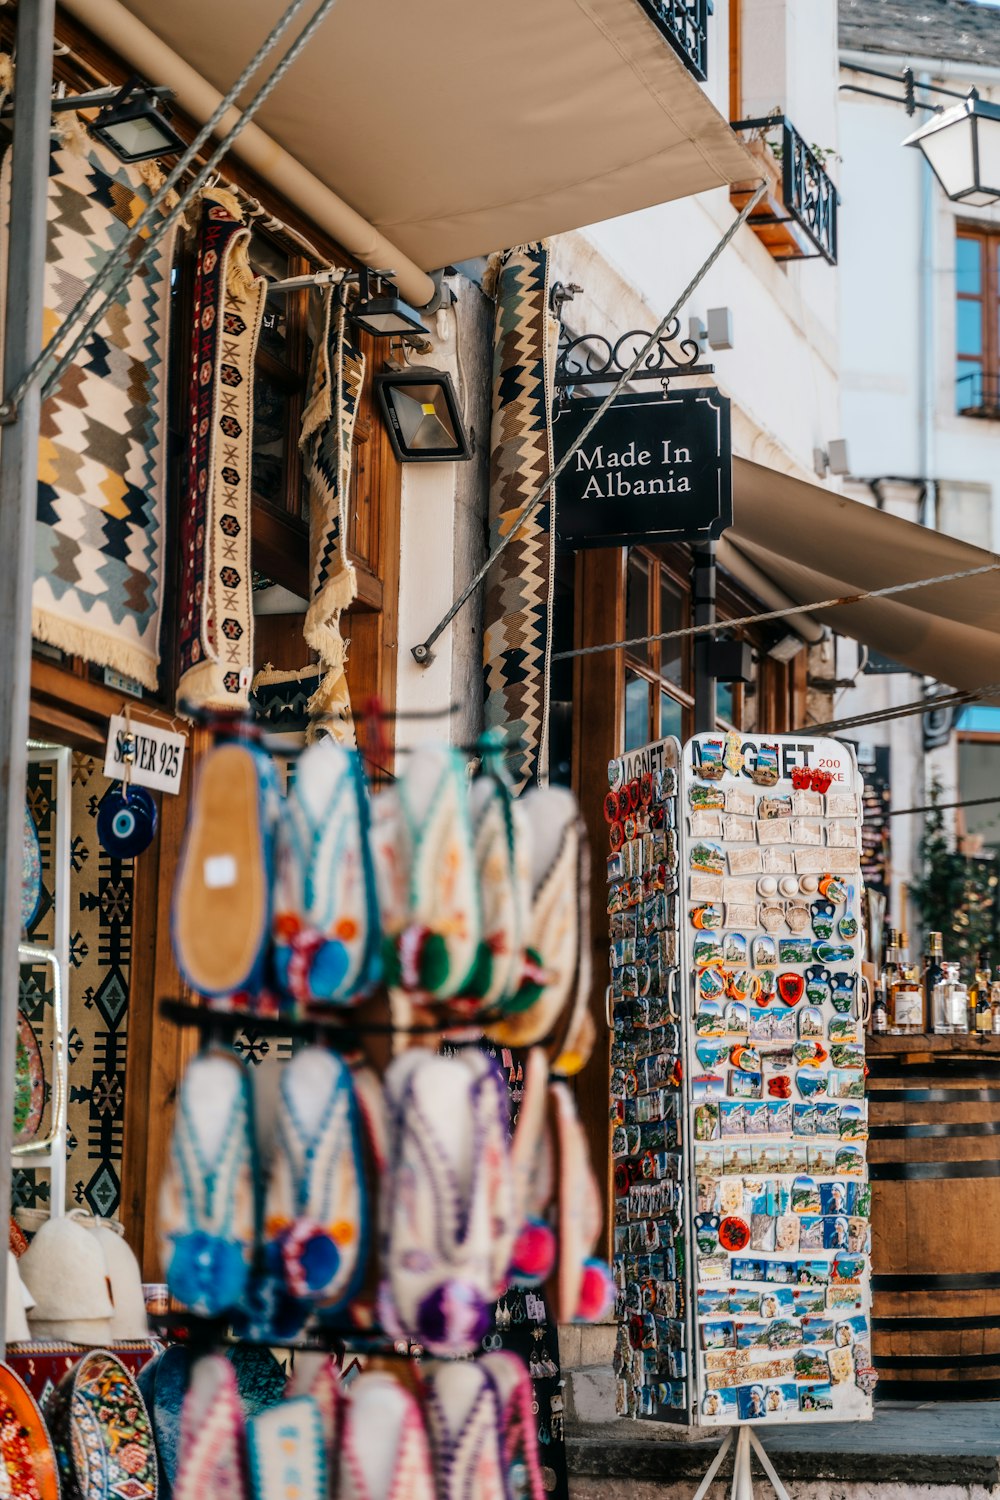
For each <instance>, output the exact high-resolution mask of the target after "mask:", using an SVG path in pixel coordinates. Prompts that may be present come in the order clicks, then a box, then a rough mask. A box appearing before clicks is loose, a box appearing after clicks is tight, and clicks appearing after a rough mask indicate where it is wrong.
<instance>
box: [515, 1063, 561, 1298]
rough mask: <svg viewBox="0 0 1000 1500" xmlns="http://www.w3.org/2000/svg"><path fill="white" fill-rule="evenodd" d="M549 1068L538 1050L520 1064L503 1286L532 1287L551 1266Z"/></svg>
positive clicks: (553, 1245) (553, 1252) (553, 1241)
mask: <svg viewBox="0 0 1000 1500" xmlns="http://www.w3.org/2000/svg"><path fill="white" fill-rule="evenodd" d="M548 1084H549V1064H548V1058H547V1057H546V1055H545V1052H544V1051H543V1049H542V1048H541V1047H533V1048H532V1050H531V1051H530V1052H529V1053H528V1056H527V1058H526V1060H525V1063H524V1084H523V1088H522V1093H521V1103H520V1107H519V1108H518V1112H517V1125H516V1126H515V1128H514V1135H513V1137H512V1139H511V1143H510V1165H511V1187H512V1192H513V1199H514V1213H513V1221H514V1223H515V1224H516V1226H517V1233H516V1236H515V1239H514V1244H513V1248H512V1249H511V1252H510V1265H509V1266H508V1267H507V1268H506V1273H507V1274H506V1276H505V1277H504V1282H505V1283H508V1284H509V1283H511V1282H512V1283H514V1284H515V1285H517V1286H536V1285H538V1283H539V1282H542V1281H545V1280H546V1279H547V1277H548V1276H549V1275H550V1274H551V1272H552V1268H553V1266H554V1264H555V1254H556V1246H555V1237H554V1235H553V1233H552V1230H551V1228H550V1227H549V1225H548V1224H547V1223H546V1222H545V1218H544V1214H545V1210H546V1209H547V1207H548V1204H549V1203H550V1201H551V1198H552V1186H553V1179H552V1153H551V1150H550V1149H549V1146H548V1137H547V1133H546V1110H547V1106H548Z"/></svg>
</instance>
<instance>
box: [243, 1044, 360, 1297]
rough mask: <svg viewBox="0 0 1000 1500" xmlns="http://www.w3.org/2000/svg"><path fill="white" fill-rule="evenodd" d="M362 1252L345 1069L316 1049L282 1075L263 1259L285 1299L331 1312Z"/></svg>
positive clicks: (355, 1144)
mask: <svg viewBox="0 0 1000 1500" xmlns="http://www.w3.org/2000/svg"><path fill="white" fill-rule="evenodd" d="M367 1253H368V1199H367V1191H366V1187H365V1173H364V1162H363V1159H362V1145H361V1128H360V1119H359V1111H358V1106H357V1102H356V1100H355V1097H354V1088H353V1084H352V1081H351V1072H350V1069H349V1068H348V1066H347V1064H346V1063H345V1062H343V1061H342V1059H341V1058H339V1057H337V1056H336V1055H335V1054H334V1053H333V1052H329V1051H327V1050H326V1049H325V1048H323V1047H307V1048H305V1049H304V1050H303V1051H301V1052H298V1053H296V1055H295V1056H294V1057H293V1058H292V1060H291V1062H290V1063H288V1065H287V1066H286V1067H285V1068H284V1069H283V1070H282V1076H281V1084H280V1088H279V1096H278V1109H277V1116H276V1123H275V1138H274V1146H273V1151H272V1156H271V1178H270V1182H269V1184H268V1189H267V1199H266V1206H265V1212H264V1256H265V1260H266V1263H267V1267H268V1270H269V1272H270V1273H271V1274H272V1275H277V1276H280V1277H281V1278H282V1279H283V1280H284V1283H285V1286H286V1288H287V1291H288V1293H289V1295H290V1296H291V1297H292V1298H294V1299H296V1300H298V1301H300V1302H303V1303H308V1304H312V1305H320V1304H323V1305H325V1306H326V1307H327V1308H328V1309H329V1310H331V1311H336V1310H337V1309H339V1308H340V1307H341V1306H342V1305H343V1304H344V1303H346V1302H348V1301H350V1300H351V1298H352V1297H353V1296H354V1294H355V1293H356V1291H357V1290H358V1287H359V1286H360V1284H361V1280H362V1278H363V1275H364V1270H365V1263H366V1259H367Z"/></svg>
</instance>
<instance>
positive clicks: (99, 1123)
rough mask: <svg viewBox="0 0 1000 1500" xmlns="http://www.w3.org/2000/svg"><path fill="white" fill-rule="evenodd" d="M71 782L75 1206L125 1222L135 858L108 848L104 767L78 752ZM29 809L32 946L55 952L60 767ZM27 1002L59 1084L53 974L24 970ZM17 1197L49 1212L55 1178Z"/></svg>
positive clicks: (26, 1182)
mask: <svg viewBox="0 0 1000 1500" xmlns="http://www.w3.org/2000/svg"><path fill="white" fill-rule="evenodd" d="M70 783H71V794H72V811H71V822H70V883H69V892H68V896H69V904H70V905H69V910H70V923H69V1005H68V1016H69V1026H68V1035H69V1096H68V1108H67V1130H66V1135H67V1141H66V1155H67V1160H68V1165H67V1172H66V1206H67V1208H85V1209H88V1210H89V1211H90V1212H91V1213H93V1214H99V1215H101V1216H102V1217H103V1218H109V1219H115V1218H117V1217H118V1213H119V1206H120V1201H121V1161H122V1122H123V1120H124V1115H125V1062H126V1052H127V1044H128V999H129V983H130V977H131V964H132V921H133V913H132V899H133V888H134V882H133V874H134V866H133V861H132V860H130V859H113V858H112V857H111V855H110V854H106V853H105V852H104V850H103V849H102V848H101V845H100V843H99V842H98V838H97V821H96V820H97V808H98V804H99V802H100V800H101V798H102V797H103V795H104V793H105V792H106V791H107V789H108V787H109V785H110V782H108V781H107V780H106V779H105V777H104V776H103V774H102V772H101V768H100V762H99V761H98V760H96V759H95V758H94V757H93V756H91V755H87V754H86V753H84V752H82V751H74V752H73V764H72V772H71V776H70ZM28 805H29V807H30V808H31V811H32V815H33V817H34V819H35V822H36V825H37V827H38V833H39V842H40V844H41V849H42V899H41V902H40V904H39V909H38V916H37V917H36V919H35V921H34V923H33V924H32V926H31V928H30V931H29V941H30V942H36V943H40V944H42V945H44V946H49V945H50V944H51V943H52V941H53V935H54V934H53V923H54V918H55V911H56V902H58V901H59V900H61V899H64V896H63V893H61V892H60V891H59V890H58V888H57V882H56V880H55V878H54V877H55V872H54V867H53V855H54V837H55V827H56V805H55V776H54V768H53V766H52V764H51V762H41V763H39V764H31V765H29V767H28ZM19 1003H20V1008H21V1011H22V1013H23V1014H24V1015H26V1016H27V1018H28V1020H29V1021H30V1022H31V1026H32V1030H33V1031H34V1032H35V1035H36V1036H37V1038H38V1041H39V1045H40V1046H41V1048H42V1055H43V1057H44V1058H45V1072H46V1080H47V1085H51V1082H52V1078H53V1062H52V1003H53V997H52V992H51V980H50V978H49V973H48V970H47V969H46V968H45V967H44V966H42V967H36V966H33V965H30V964H22V966H21V993H20V1002H19ZM48 1092H49V1090H48V1088H47V1093H48ZM50 1108H51V1100H50V1101H49V1103H47V1105H46V1110H45V1117H44V1119H43V1121H42V1130H43V1131H47V1130H48V1128H49V1119H50V1115H49V1110H50ZM13 1189H14V1201H15V1203H17V1204H18V1205H19V1206H21V1207H25V1208H36V1207H45V1206H46V1205H47V1204H48V1201H49V1178H48V1173H47V1172H44V1171H40V1172H34V1171H25V1170H15V1173H14V1181H13Z"/></svg>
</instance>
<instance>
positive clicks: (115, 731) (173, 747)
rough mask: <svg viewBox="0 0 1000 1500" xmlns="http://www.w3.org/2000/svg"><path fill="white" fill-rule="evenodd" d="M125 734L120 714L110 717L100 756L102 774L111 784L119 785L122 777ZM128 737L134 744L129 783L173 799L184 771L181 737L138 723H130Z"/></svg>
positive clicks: (168, 731)
mask: <svg viewBox="0 0 1000 1500" xmlns="http://www.w3.org/2000/svg"><path fill="white" fill-rule="evenodd" d="M129 733H130V728H129V724H128V722H127V720H126V719H125V716H124V714H113V715H112V717H111V720H110V722H109V724H108V744H107V750H106V752H105V756H104V774H105V776H107V777H109V778H110V779H111V780H113V781H121V780H123V778H124V776H125V758H124V756H125V742H126V740H127V737H128V735H129ZM131 734H132V738H133V739H134V741H135V759H134V760H133V762H132V780H133V781H134V782H135V784H136V786H148V787H150V788H152V790H153V791H157V792H171V793H173V794H174V795H176V794H177V793H178V792H179V791H180V789H181V772H182V770H183V769H184V749H185V746H186V744H187V741H186V739H185V737H184V735H182V734H174V733H173V731H172V730H170V729H160V728H159V727H157V726H154V725H152V724H146V723H143V722H142V721H141V720H139V719H133V720H132V723H131Z"/></svg>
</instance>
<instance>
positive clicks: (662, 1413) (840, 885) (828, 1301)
mask: <svg viewBox="0 0 1000 1500" xmlns="http://www.w3.org/2000/svg"><path fill="white" fill-rule="evenodd" d="M659 753H660V747H658V746H650V747H646V749H645V750H644V751H638V752H634V753H633V754H632V755H629V756H625V757H623V758H622V760H621V761H613V762H611V765H610V767H609V783H610V785H611V787H612V795H617V796H618V797H619V798H620V796H621V791H620V783H621V781H622V780H623V779H624V777H623V772H624V770H625V769H629V770H635V771H636V772H637V775H638V777H639V780H638V781H637V782H636V786H635V788H634V791H635V793H636V795H635V797H634V798H626V803H627V805H624V806H622V808H621V817H620V819H618V820H616V819H614V818H613V817H612V816H611V813H612V812H613V811H614V809H613V808H612V806H611V801H610V798H609V800H608V802H606V804H605V813H606V816H607V817H608V821H609V823H610V824H611V828H610V834H611V838H610V843H611V848H612V855H611V858H610V859H609V864H608V882H609V885H608V889H609V899H608V909H609V914H610V921H611V934H612V943H611V964H612V969H611V978H612V984H611V991H610V999H611V1002H612V1005H613V1018H614V1028H615V1035H614V1042H613V1048H614V1050H613V1062H612V1118H613V1120H615V1121H616V1131H615V1134H616V1137H617V1138H618V1139H617V1145H618V1148H619V1150H618V1153H617V1155H624V1156H625V1158H626V1160H625V1161H624V1163H623V1162H621V1161H619V1160H617V1159H616V1205H615V1207H616V1213H615V1221H616V1236H617V1238H616V1249H617V1247H618V1241H619V1240H620V1239H621V1237H622V1234H623V1230H622V1225H623V1224H624V1225H625V1226H626V1227H625V1231H624V1234H625V1238H626V1239H627V1236H628V1235H629V1234H633V1235H637V1236H638V1241H639V1242H641V1243H642V1244H643V1245H644V1246H647V1247H653V1246H657V1247H658V1246H660V1245H661V1244H663V1243H664V1242H667V1243H670V1244H674V1245H679V1246H681V1247H684V1246H685V1245H686V1246H690V1254H689V1255H684V1256H683V1257H682V1259H683V1265H684V1270H683V1272H682V1273H681V1277H680V1280H679V1283H678V1292H679V1294H680V1295H682V1296H683V1297H684V1304H685V1305H684V1308H683V1310H681V1309H678V1311H679V1319H678V1321H675V1322H674V1323H673V1324H671V1323H668V1322H667V1321H666V1320H664V1319H661V1318H660V1317H658V1316H657V1315H656V1311H655V1309H656V1308H657V1307H658V1305H659V1303H660V1300H661V1295H662V1292H663V1288H662V1287H661V1286H660V1284H659V1283H658V1281H657V1278H656V1275H655V1271H656V1264H655V1263H654V1262H653V1261H652V1260H651V1259H650V1257H649V1255H647V1256H646V1258H645V1259H644V1260H642V1261H639V1262H632V1264H626V1265H625V1266H624V1267H619V1266H618V1265H617V1264H616V1270H617V1271H618V1290H619V1321H620V1328H619V1341H618V1360H617V1363H618V1366H619V1369H618V1373H619V1399H618V1405H619V1410H620V1411H622V1410H625V1411H628V1412H629V1413H630V1414H631V1415H634V1416H647V1417H653V1418H654V1419H657V1420H661V1421H662V1420H668V1421H678V1420H685V1419H686V1420H688V1421H690V1422H691V1424H692V1425H694V1426H697V1427H700V1428H706V1427H719V1428H728V1432H727V1434H726V1437H725V1439H724V1441H723V1444H722V1447H721V1448H720V1452H719V1453H718V1455H717V1456H716V1459H715V1460H714V1461H713V1464H712V1466H711V1468H710V1470H709V1473H708V1474H707V1475H706V1478H705V1481H704V1483H703V1485H702V1487H701V1489H700V1490H699V1492H698V1494H699V1496H703V1495H704V1494H706V1493H707V1491H708V1488H709V1486H710V1485H711V1483H712V1482H713V1480H714V1479H715V1478H716V1476H717V1474H718V1470H719V1467H720V1466H721V1463H722V1461H723V1458H724V1457H725V1456H726V1454H728V1453H729V1452H730V1451H732V1450H733V1448H734V1444H735V1451H734V1474H733V1490H732V1493H733V1496H734V1497H737V1496H738V1497H745V1496H750V1495H752V1477H751V1454H752V1452H754V1451H756V1452H757V1453H758V1456H759V1457H760V1459H761V1463H762V1464H763V1465H764V1469H765V1472H766V1473H767V1475H768V1478H769V1479H770V1480H771V1482H772V1484H774V1485H775V1487H776V1489H777V1490H778V1493H779V1495H783V1494H784V1492H783V1491H782V1490H781V1489H780V1487H779V1486H778V1484H777V1479H776V1476H775V1475H774V1472H773V1469H772V1468H771V1466H770V1464H769V1462H768V1461H767V1460H766V1457H765V1456H764V1455H763V1453H762V1452H761V1448H760V1443H759V1440H758V1439H757V1435H756V1431H755V1428H756V1426H758V1425H765V1426H774V1425H779V1424H784V1423H789V1422H803V1421H807V1422H820V1423H822V1422H824V1421H836V1420H845V1419H846V1420H865V1419H869V1418H870V1416H871V1389H872V1385H873V1382H874V1372H873V1370H872V1368H871V1353H870V1324H869V1305H870V1292H869V1284H870V1272H869V1262H868V1254H869V1228H868V1225H869V1211H870V1189H869V1187H868V1182H867V1168H866V1163H865V1152H864V1141H865V1139H866V1137H867V1115H866V1105H865V1101H864V1045H863V1043H864V1037H863V1018H862V1011H861V1003H860V989H861V985H860V960H861V956H862V953H861V944H862V931H861V921H860V897H861V879H860V802H861V798H860V794H861V790H862V787H861V781H860V777H859V776H858V773H857V769H856V766H855V763H854V759H853V755H852V753H851V752H850V750H849V749H848V748H847V747H845V746H843V745H841V744H839V743H838V742H836V741H832V740H807V739H804V738H803V739H798V738H794V739H793V738H788V737H785V738H782V737H774V738H772V739H765V740H763V741H757V740H756V739H744V738H743V737H742V736H740V735H737V734H729V735H725V734H716V735H713V734H702V735H698V736H696V737H695V738H694V740H692V741H689V742H688V744H687V745H686V746H685V749H684V752H683V757H682V764H681V774H680V787H679V793H680V795H679V799H678V805H677V810H676V821H677V831H676V846H674V845H671V846H670V848H668V849H667V850H666V851H660V852H666V853H667V854H674V852H675V849H676V857H677V863H676V864H675V865H674V866H673V868H671V864H670V862H669V861H668V862H667V863H666V867H665V868H660V866H659V865H658V863H657V862H656V861H653V862H652V864H651V865H650V866H649V867H648V868H647V864H648V861H647V854H648V855H649V856H651V855H652V853H653V852H654V850H653V848H652V846H651V845H650V843H649V835H650V833H651V831H652V830H651V828H650V827H647V824H648V823H649V822H650V821H651V820H650V819H649V817H648V814H647V813H645V812H643V811H642V806H643V797H642V794H641V792H642V781H641V776H642V774H643V768H644V757H645V758H649V757H650V756H652V757H653V758H654V759H655V757H656V756H657V755H658V754H659ZM647 769H648V768H647ZM616 787H618V788H619V790H618V791H617V792H615V788H616ZM633 800H635V801H636V802H637V804H638V807H639V811H638V812H635V811H633V810H632V808H631V802H632V801H633ZM616 824H617V826H616ZM664 902H665V904H664ZM657 903H660V905H659V907H658V906H657ZM657 910H660V914H661V915H664V916H665V917H666V918H667V920H668V926H669V925H670V923H671V922H673V921H676V923H677V934H676V953H677V959H678V964H679V973H680V974H681V975H682V976H683V980H682V986H681V990H682V993H680V992H679V994H678V1000H677V1003H676V1006H673V1005H672V1004H671V1002H670V1001H669V999H668V1000H666V1001H665V1000H662V999H661V1000H657V999H656V998H655V997H656V996H657V995H658V994H660V993H665V994H666V995H668V996H669V994H670V991H669V989H667V990H666V991H663V990H662V985H661V982H660V978H659V976H658V974H657V970H656V967H655V962H656V955H655V953H653V952H652V951H651V950H650V947H649V937H648V934H649V932H650V931H651V930H652V929H653V928H655V926H656V925H657V924H656V922H655V921H654V918H655V916H656V912H657ZM675 912H676V914H677V915H676V916H675V915H674V913H675ZM623 941H624V947H623V946H622V943H623ZM669 941H670V942H671V943H672V942H673V938H672V937H670V938H669ZM661 956H662V955H661ZM653 1026H655V1027H659V1028H663V1027H672V1026H676V1027H677V1028H678V1029H679V1031H680V1034H681V1036H680V1051H681V1055H682V1059H683V1062H682V1066H683V1073H684V1079H683V1089H682V1101H683V1102H682V1115H681V1119H680V1120H679V1121H678V1122H677V1124H678V1126H679V1129H675V1127H674V1124H673V1123H672V1121H673V1116H672V1110H673V1109H674V1108H675V1107H676V1106H674V1105H672V1104H671V1103H670V1101H669V1100H667V1099H666V1098H665V1097H664V1095H663V1092H662V1090H660V1091H659V1092H658V1093H657V1094H655V1095H654V1096H653V1097H652V1098H650V1097H649V1085H650V1082H651V1081H656V1082H657V1083H659V1074H660V1073H662V1072H663V1071H664V1069H665V1068H666V1064H667V1061H668V1060H669V1058H668V1057H667V1058H666V1059H664V1060H661V1063H660V1064H659V1065H654V1068H653V1072H654V1074H656V1079H655V1080H651V1079H650V1077H649V1076H648V1070H649V1067H650V1064H649V1062H648V1061H647V1059H646V1057H645V1055H640V1054H645V1053H646V1052H648V1050H649V1046H648V1039H649V1038H650V1036H655V1035H656V1033H655V1032H650V1030H649V1028H651V1027H653ZM659 1035H660V1036H661V1037H662V1038H664V1039H667V1038H668V1035H669V1034H668V1033H665V1032H664V1031H662V1030H661V1031H660V1033H659ZM678 1135H679V1137H680V1139H681V1142H682V1144H683V1156H682V1159H683V1163H684V1166H683V1178H682V1182H681V1185H680V1186H681V1192H680V1199H681V1201H682V1202H683V1205H684V1215H685V1217H684V1220H683V1222H682V1221H681V1220H680V1218H679V1217H678V1215H677V1214H676V1213H675V1212H672V1210H671V1208H670V1206H669V1204H668V1203H667V1202H666V1200H665V1199H663V1200H662V1201H661V1199H657V1200H656V1201H655V1202H654V1203H651V1200H650V1199H649V1196H648V1193H647V1194H646V1195H645V1196H643V1193H642V1191H641V1190H640V1192H639V1194H636V1193H634V1192H632V1191H631V1189H630V1186H629V1184H628V1182H627V1181H626V1175H627V1174H625V1173H623V1172H622V1171H621V1170H620V1168H621V1167H622V1166H623V1165H624V1166H625V1167H628V1164H629V1159H630V1158H634V1160H635V1162H636V1164H637V1166H638V1167H639V1168H640V1169H641V1170H640V1171H639V1173H638V1175H639V1177H640V1178H641V1179H643V1180H644V1181H649V1180H650V1179H652V1181H653V1183H654V1185H655V1183H656V1182H657V1181H658V1180H659V1178H660V1175H661V1173H660V1167H661V1166H665V1165H666V1156H664V1155H663V1153H665V1152H669V1151H670V1148H671V1145H672V1143H673V1142H674V1141H675V1139H676V1138H677V1136H678ZM633 1148H634V1149H633ZM613 1149H614V1148H613ZM658 1153H659V1155H658ZM661 1198H662V1195H661ZM651 1207H652V1208H653V1210H654V1211H653V1212H652V1213H650V1211H649V1210H650V1208H651ZM634 1220H637V1221H638V1223H637V1225H636V1226H635V1227H634V1228H633V1227H630V1226H632V1224H633V1221H634ZM657 1253H659V1252H657ZM633 1270H634V1271H635V1272H637V1273H638V1274H637V1275H636V1276H635V1277H633V1276H632V1274H631V1272H632V1271H633ZM623 1271H624V1277H623ZM682 1330H683V1332H684V1334H685V1338H686V1344H685V1348H684V1349H683V1351H680V1352H678V1351H676V1350H674V1349H673V1347H672V1346H673V1345H674V1343H675V1341H676V1338H677V1337H679V1335H680V1333H681V1331H682ZM668 1348H669V1350H670V1354H669V1357H670V1359H671V1360H672V1361H673V1363H674V1365H675V1367H676V1368H677V1370H678V1371H680V1370H681V1369H686V1378H687V1382H688V1385H689V1388H690V1389H689V1395H688V1401H687V1404H686V1405H687V1409H686V1411H684V1412H681V1411H679V1410H678V1408H679V1407H680V1401H679V1399H678V1398H679V1397H680V1394H681V1393H680V1390H679V1389H678V1388H677V1387H675V1386H674V1387H672V1386H671V1385H670V1384H669V1383H666V1382H665V1380H664V1372H663V1370H662V1361H663V1355H664V1353H666V1352H667V1350H668ZM734 1427H739V1429H740V1431H739V1434H738V1436H737V1435H736V1434H734V1432H733V1428H734Z"/></svg>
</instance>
